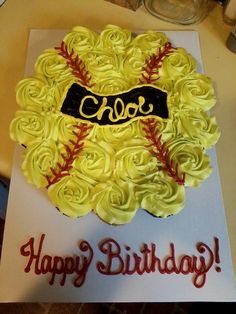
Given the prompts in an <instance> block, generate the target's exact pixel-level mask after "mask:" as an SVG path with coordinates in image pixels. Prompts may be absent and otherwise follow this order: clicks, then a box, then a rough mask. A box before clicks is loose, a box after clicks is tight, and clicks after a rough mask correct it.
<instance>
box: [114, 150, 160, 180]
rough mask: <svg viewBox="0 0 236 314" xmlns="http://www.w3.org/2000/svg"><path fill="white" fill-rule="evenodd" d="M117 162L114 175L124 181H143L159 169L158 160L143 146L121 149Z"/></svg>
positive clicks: (116, 158)
mask: <svg viewBox="0 0 236 314" xmlns="http://www.w3.org/2000/svg"><path fill="white" fill-rule="evenodd" d="M115 160H116V168H115V170H114V175H115V176H116V177H118V178H119V179H121V180H124V181H127V180H136V179H142V178H143V177H146V176H148V175H149V174H151V173H153V172H155V171H156V169H157V160H156V158H155V157H153V156H152V155H151V153H150V152H149V151H148V150H147V149H145V147H143V146H130V147H125V148H123V149H120V150H119V151H118V152H117V153H116V155H115Z"/></svg>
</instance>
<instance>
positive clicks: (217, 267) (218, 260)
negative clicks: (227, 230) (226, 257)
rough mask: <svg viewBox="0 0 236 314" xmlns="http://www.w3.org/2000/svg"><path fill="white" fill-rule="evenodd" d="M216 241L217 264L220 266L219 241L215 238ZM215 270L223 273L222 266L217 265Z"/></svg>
mask: <svg viewBox="0 0 236 314" xmlns="http://www.w3.org/2000/svg"><path fill="white" fill-rule="evenodd" d="M214 240H215V251H214V253H215V262H216V264H220V255H219V239H218V238H216V237H214ZM215 270H216V271H217V272H218V273H219V272H221V268H220V266H218V265H216V266H215Z"/></svg>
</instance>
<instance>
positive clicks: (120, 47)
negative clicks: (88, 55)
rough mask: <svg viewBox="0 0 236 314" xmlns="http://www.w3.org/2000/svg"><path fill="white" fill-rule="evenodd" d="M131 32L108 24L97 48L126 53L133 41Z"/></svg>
mask: <svg viewBox="0 0 236 314" xmlns="http://www.w3.org/2000/svg"><path fill="white" fill-rule="evenodd" d="M131 39H132V37H131V32H130V31H129V30H126V29H122V28H120V27H118V26H115V25H107V26H106V27H105V29H104V30H103V31H102V32H101V34H100V37H99V40H98V44H97V48H98V49H101V50H103V51H111V52H112V51H113V52H114V53H115V54H118V55H119V54H123V53H125V51H126V49H127V47H128V46H129V44H130V43H131Z"/></svg>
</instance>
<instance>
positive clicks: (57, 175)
mask: <svg viewBox="0 0 236 314" xmlns="http://www.w3.org/2000/svg"><path fill="white" fill-rule="evenodd" d="M74 127H75V128H76V129H77V131H73V132H72V133H73V134H74V136H75V140H72V139H71V140H70V143H71V144H72V147H70V146H69V145H67V144H65V149H66V155H65V154H61V157H62V159H63V161H64V164H61V163H60V162H58V163H57V167H58V169H54V168H52V167H51V168H50V170H51V172H52V177H50V176H48V175H46V179H47V181H48V185H47V188H49V186H50V185H52V184H55V183H56V182H58V181H59V180H60V179H61V178H63V177H65V176H68V175H69V170H70V169H71V168H72V163H73V161H74V160H75V158H76V157H77V156H78V155H79V154H80V152H81V151H82V149H83V146H84V142H83V140H84V139H85V138H86V137H87V136H88V131H89V130H90V129H91V128H92V126H89V125H87V124H86V123H81V124H79V125H74Z"/></svg>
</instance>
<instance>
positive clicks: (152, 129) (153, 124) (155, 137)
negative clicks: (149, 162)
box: [141, 119, 185, 185]
mask: <svg viewBox="0 0 236 314" xmlns="http://www.w3.org/2000/svg"><path fill="white" fill-rule="evenodd" d="M141 123H142V124H143V125H144V128H143V130H144V132H145V133H146V136H145V137H146V139H147V140H148V141H149V142H150V144H148V145H146V147H147V148H149V151H150V153H151V154H152V155H153V156H154V157H156V158H157V160H159V161H160V162H161V163H162V164H163V165H164V168H163V170H164V171H166V172H167V173H168V175H169V176H170V177H172V178H173V179H174V180H175V181H176V182H177V183H178V184H179V185H184V182H185V173H183V174H182V176H180V175H179V165H178V163H177V162H174V160H173V159H170V158H169V149H168V148H167V147H166V146H167V144H166V143H165V142H164V143H162V141H161V137H162V135H161V134H160V135H159V133H158V127H157V124H158V121H157V120H156V119H147V120H141Z"/></svg>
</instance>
